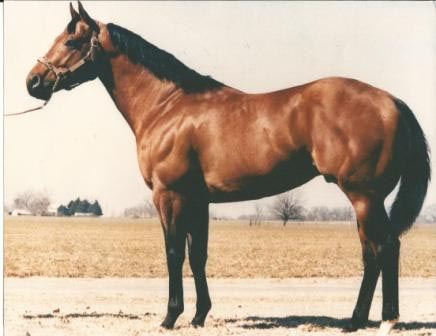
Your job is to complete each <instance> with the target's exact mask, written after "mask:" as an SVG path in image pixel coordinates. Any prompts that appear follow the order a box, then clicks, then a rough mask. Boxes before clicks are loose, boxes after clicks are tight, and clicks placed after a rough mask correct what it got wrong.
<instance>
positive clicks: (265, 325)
mask: <svg viewBox="0 0 436 336" xmlns="http://www.w3.org/2000/svg"><path fill="white" fill-rule="evenodd" d="M225 322H227V323H236V324H238V326H239V327H241V328H244V329H273V328H297V327H299V326H300V325H306V324H307V325H310V326H312V327H315V328H321V329H322V328H339V329H344V328H346V327H348V325H349V323H350V319H338V318H334V317H329V316H310V315H309V316H295V315H293V316H286V317H261V316H247V317H245V318H240V319H226V320H225ZM379 325H380V322H376V321H368V323H367V325H366V327H369V328H377V327H378V326H379ZM421 328H428V329H430V328H436V322H417V321H413V322H399V323H397V324H396V325H395V329H400V330H415V329H421Z"/></svg>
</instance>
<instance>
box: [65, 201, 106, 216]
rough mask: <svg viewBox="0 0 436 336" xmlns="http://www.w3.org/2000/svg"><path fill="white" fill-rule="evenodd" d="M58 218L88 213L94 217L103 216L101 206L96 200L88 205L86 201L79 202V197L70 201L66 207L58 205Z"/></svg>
mask: <svg viewBox="0 0 436 336" xmlns="http://www.w3.org/2000/svg"><path fill="white" fill-rule="evenodd" d="M57 210H58V211H57V213H58V216H74V215H75V214H76V213H88V214H93V215H95V216H101V215H103V211H102V210H101V206H100V204H99V203H98V201H97V200H95V201H94V203H90V202H89V201H88V200H87V199H84V200H81V199H80V198H79V197H78V198H76V199H75V200H74V201H73V200H71V201H70V202H69V203H68V205H67V206H65V205H63V204H62V205H60V206H59V207H58V209H57Z"/></svg>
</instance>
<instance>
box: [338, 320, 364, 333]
mask: <svg viewBox="0 0 436 336" xmlns="http://www.w3.org/2000/svg"><path fill="white" fill-rule="evenodd" d="M366 322H367V321H353V320H351V321H349V322H348V324H347V325H346V326H345V327H344V328H342V332H346V333H349V332H355V331H357V330H359V329H361V328H363V327H365V325H366Z"/></svg>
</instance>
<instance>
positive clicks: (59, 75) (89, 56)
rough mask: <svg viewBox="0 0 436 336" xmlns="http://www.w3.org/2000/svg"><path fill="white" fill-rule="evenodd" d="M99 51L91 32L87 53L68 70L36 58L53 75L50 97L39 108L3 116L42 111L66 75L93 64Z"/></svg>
mask: <svg viewBox="0 0 436 336" xmlns="http://www.w3.org/2000/svg"><path fill="white" fill-rule="evenodd" d="M99 50H100V45H99V42H98V33H96V32H93V33H92V37H91V47H90V48H89V50H88V52H87V53H86V55H85V56H84V57H83V58H82V59H81V60H79V61H78V62H76V63H74V64H73V65H72V66H70V67H68V68H64V67H57V66H55V65H53V63H51V62H50V61H49V60H48V58H47V57H45V56H44V57H41V58H38V62H39V63H41V64H44V65H45V66H46V67H47V69H48V70H49V71H51V72H53V73H54V75H55V77H56V80H55V82H54V84H53V87H52V88H51V93H50V96H49V97H48V99H47V100H46V101H45V102H44V104H42V105H41V106H39V107H35V108H32V109H28V110H25V111H22V112H18V113H9V114H5V116H6V117H7V116H14V115H20V114H24V113H28V112H32V111H36V110H40V109H42V108H43V107H44V106H45V105H47V104H48V102H49V101H50V99H51V97H52V96H53V93H54V92H55V90H56V88H57V87H58V85H59V83H60V82H61V81H62V80H63V79H65V78H67V76H68V75H70V74H72V73H74V72H75V71H76V70H77V69H79V68H80V67H81V66H83V65H84V64H86V63H88V62H94V60H95V58H96V55H97V52H98V51H99ZM79 84H80V83H75V84H71V85H69V86H68V87H65V89H66V90H71V89H72V88H74V87H76V86H77V85H79Z"/></svg>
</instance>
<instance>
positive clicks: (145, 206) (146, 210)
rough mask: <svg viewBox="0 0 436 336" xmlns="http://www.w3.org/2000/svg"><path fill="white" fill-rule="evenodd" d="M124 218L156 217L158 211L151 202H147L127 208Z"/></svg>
mask: <svg viewBox="0 0 436 336" xmlns="http://www.w3.org/2000/svg"><path fill="white" fill-rule="evenodd" d="M124 216H125V217H133V218H144V217H156V216H157V211H156V209H155V207H154V205H153V204H152V203H151V202H150V201H149V200H145V201H144V202H142V203H141V204H138V205H135V206H133V207H130V208H126V209H125V210H124Z"/></svg>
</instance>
